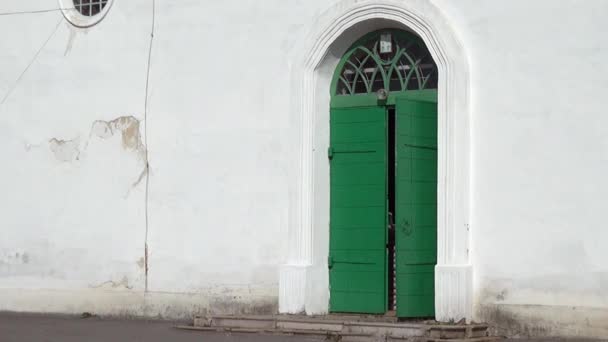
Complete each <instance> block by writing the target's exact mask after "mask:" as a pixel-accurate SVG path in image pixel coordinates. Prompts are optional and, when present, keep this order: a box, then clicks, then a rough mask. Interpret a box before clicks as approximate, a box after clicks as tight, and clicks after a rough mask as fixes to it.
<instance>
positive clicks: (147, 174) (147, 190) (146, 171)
mask: <svg viewBox="0 0 608 342" xmlns="http://www.w3.org/2000/svg"><path fill="white" fill-rule="evenodd" d="M155 20H156V0H152V27H151V28H150V45H149V47H148V65H147V68H146V91H145V98H144V144H145V145H146V146H148V99H149V98H148V94H149V88H150V64H151V61H152V44H153V42H154V25H155ZM145 160H146V165H145V169H144V172H142V174H141V176H140V177H143V176H144V175H145V177H146V187H145V199H144V200H145V202H144V214H145V227H146V234H145V237H144V266H145V267H144V272H145V287H144V295H145V294H146V293H147V292H148V271H149V258H148V257H149V248H148V231H149V212H148V198H149V193H150V164H149V160H148V149H146V158H145ZM136 183H138V182H136Z"/></svg>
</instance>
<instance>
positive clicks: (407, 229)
mask: <svg viewBox="0 0 608 342" xmlns="http://www.w3.org/2000/svg"><path fill="white" fill-rule="evenodd" d="M401 230H402V231H403V234H405V235H406V236H410V235H412V232H413V231H414V230H413V229H412V227H411V226H410V221H409V220H407V219H404V220H403V221H401Z"/></svg>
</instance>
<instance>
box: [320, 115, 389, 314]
mask: <svg viewBox="0 0 608 342" xmlns="http://www.w3.org/2000/svg"><path fill="white" fill-rule="evenodd" d="M330 120H331V124H330V148H329V157H330V189H331V190H330V191H331V198H330V246H329V261H328V263H329V281H330V303H329V304H330V310H331V311H332V312H353V313H384V312H385V310H386V269H385V268H386V160H387V156H386V153H387V149H386V109H385V108H384V107H378V106H370V107H351V108H332V109H331V112H330Z"/></svg>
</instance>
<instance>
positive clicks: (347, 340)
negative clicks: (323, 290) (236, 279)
mask: <svg viewBox="0 0 608 342" xmlns="http://www.w3.org/2000/svg"><path fill="white" fill-rule="evenodd" d="M175 328H177V329H183V330H192V331H202V332H209V331H213V332H224V333H235V334H268V335H285V336H293V335H307V336H325V337H326V341H334V340H335V341H340V342H406V341H409V342H498V341H502V340H503V339H502V338H499V337H475V338H464V339H462V338H459V339H435V338H426V337H408V338H398V337H391V336H374V335H371V334H349V333H344V334H342V333H327V332H322V331H310V330H282V329H275V330H260V329H239V328H217V327H195V326H191V325H187V326H184V325H181V326H176V327H175Z"/></svg>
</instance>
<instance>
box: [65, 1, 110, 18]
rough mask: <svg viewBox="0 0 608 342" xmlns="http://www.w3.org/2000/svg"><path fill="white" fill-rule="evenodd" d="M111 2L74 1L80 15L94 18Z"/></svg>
mask: <svg viewBox="0 0 608 342" xmlns="http://www.w3.org/2000/svg"><path fill="white" fill-rule="evenodd" d="M108 1H109V0H74V7H75V8H76V10H77V11H78V12H80V14H82V15H85V16H87V17H92V16H94V15H96V14H98V13H99V12H101V10H103V8H104V7H106V5H107V4H108Z"/></svg>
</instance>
